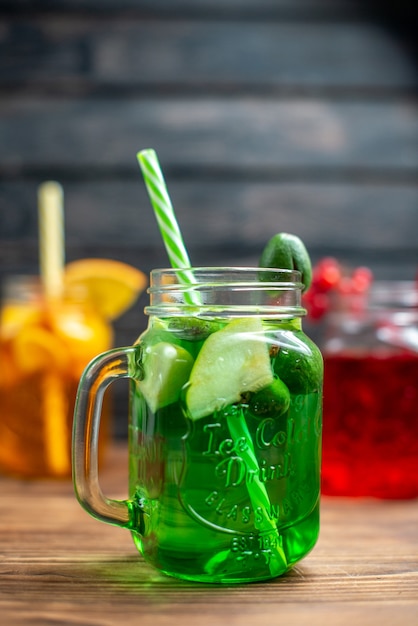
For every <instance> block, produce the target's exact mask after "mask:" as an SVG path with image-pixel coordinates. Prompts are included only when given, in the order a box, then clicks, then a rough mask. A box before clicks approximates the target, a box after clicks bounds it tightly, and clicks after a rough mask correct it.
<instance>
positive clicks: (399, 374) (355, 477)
mask: <svg viewBox="0 0 418 626" xmlns="http://www.w3.org/2000/svg"><path fill="white" fill-rule="evenodd" d="M322 351H323V355H324V363H325V375H324V406H323V410H324V422H323V451H322V493H323V494H324V495H334V496H370V497H377V498H414V497H417V496H418V291H417V288H416V285H414V283H412V282H379V281H377V282H375V283H374V284H373V286H372V288H371V289H370V290H369V291H368V292H367V293H363V294H357V295H353V294H350V295H341V294H339V296H338V301H335V302H334V303H333V306H332V310H331V312H330V313H329V314H328V318H327V331H326V337H325V341H324V344H323V345H322Z"/></svg>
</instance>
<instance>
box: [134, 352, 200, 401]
mask: <svg viewBox="0 0 418 626" xmlns="http://www.w3.org/2000/svg"><path fill="white" fill-rule="evenodd" d="M143 367H144V378H143V380H142V381H141V382H140V383H139V385H140V390H141V393H142V395H143V396H144V398H145V400H146V402H147V404H148V406H149V408H150V409H151V411H152V412H153V413H155V412H156V411H157V410H158V409H160V408H162V407H164V406H167V405H168V404H172V403H173V402H177V400H178V399H179V397H180V392H181V388H182V387H183V385H185V384H186V382H187V381H188V380H189V375H190V371H191V369H192V367H193V357H192V356H191V354H190V353H189V352H187V350H185V349H184V348H182V347H181V346H176V345H173V344H171V343H167V342H165V341H161V342H160V343H156V344H154V345H151V346H148V347H147V348H145V350H144V357H143Z"/></svg>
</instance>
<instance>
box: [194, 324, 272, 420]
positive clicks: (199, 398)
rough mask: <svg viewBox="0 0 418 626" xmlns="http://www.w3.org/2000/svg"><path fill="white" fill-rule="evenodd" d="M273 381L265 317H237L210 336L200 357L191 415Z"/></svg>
mask: <svg viewBox="0 0 418 626" xmlns="http://www.w3.org/2000/svg"><path fill="white" fill-rule="evenodd" d="M272 382H273V372H272V369H271V365H270V358H269V353H268V347H267V344H266V341H265V336H264V332H263V326H262V323H261V320H259V319H258V318H241V319H236V320H233V321H232V322H230V323H229V324H228V325H227V326H225V328H223V329H222V330H218V331H217V332H215V333H213V334H212V335H210V336H209V337H208V338H207V339H206V341H205V343H204V344H203V346H202V349H201V351H200V352H199V355H198V357H197V358H196V361H195V364H194V366H193V369H192V371H191V374H190V387H189V388H188V391H187V394H186V404H187V407H188V410H189V414H190V417H191V418H192V419H194V420H197V419H200V418H202V417H206V416H207V415H210V414H211V413H213V412H214V411H218V410H220V409H222V408H223V407H225V406H227V405H228V404H233V403H235V402H239V400H240V399H241V394H243V393H246V392H248V391H258V390H259V389H262V388H263V387H266V386H267V385H270V384H271V383H272Z"/></svg>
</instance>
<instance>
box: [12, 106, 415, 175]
mask: <svg viewBox="0 0 418 626" xmlns="http://www.w3.org/2000/svg"><path fill="white" fill-rule="evenodd" d="M148 146H153V147H155V149H156V150H157V151H158V152H159V154H160V159H161V161H162V164H163V167H170V166H173V165H181V167H182V168H184V169H185V170H186V171H187V169H188V168H191V171H196V168H202V169H203V170H205V171H208V170H210V168H215V170H217V171H218V172H219V171H222V172H227V171H228V170H230V169H231V168H232V169H234V168H235V169H236V168H239V169H240V170H241V169H242V168H244V169H246V168H249V169H251V170H253V171H255V172H259V173H260V174H262V173H265V171H266V170H267V171H268V170H269V169H270V170H271V169H272V170H273V172H274V171H275V170H277V169H279V170H280V168H287V169H292V168H306V167H308V168H309V167H313V169H314V170H315V169H321V168H322V169H324V168H325V169H328V170H330V171H335V170H338V168H347V167H348V168H350V167H352V168H356V169H360V170H361V169H362V168H401V169H402V168H405V169H408V168H412V170H415V169H416V167H417V164H418V109H417V107H415V106H414V105H413V104H412V103H409V102H402V101H400V102H397V101H395V102H379V101H378V102H362V101H355V102H333V101H324V100H321V99H307V100H303V101H301V100H297V99H286V100H282V99H279V98H276V99H275V98H257V97H243V98H236V97H231V98H226V99H220V98H205V99H194V98H189V99H188V98H183V97H181V96H180V97H178V98H174V97H167V98H165V99H164V100H160V99H156V98H149V99H143V100H137V99H134V100H124V99H115V100H111V99H100V100H98V101H96V100H94V99H91V100H78V99H74V100H71V99H68V100H67V99H63V100H61V99H59V98H45V99H42V98H24V99H19V98H16V97H11V98H9V99H8V100H3V101H2V102H0V161H1V164H2V169H3V171H7V175H10V174H11V173H13V172H15V173H16V172H19V171H20V170H21V168H22V166H25V167H30V168H35V170H36V168H39V167H42V168H46V169H47V168H53V167H62V168H66V169H70V170H71V168H74V167H76V168H79V170H83V171H85V173H86V174H87V173H88V168H89V167H95V166H112V167H118V168H120V169H122V170H125V171H126V170H127V169H130V170H131V171H136V168H137V165H136V159H135V154H136V152H137V150H138V149H141V148H144V147H148ZM86 168H87V169H86ZM125 168H126V169H125ZM244 175H245V174H244Z"/></svg>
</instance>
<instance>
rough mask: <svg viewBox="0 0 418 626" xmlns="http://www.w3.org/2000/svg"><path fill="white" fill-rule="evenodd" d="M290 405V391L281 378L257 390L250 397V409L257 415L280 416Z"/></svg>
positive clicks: (262, 416)
mask: <svg viewBox="0 0 418 626" xmlns="http://www.w3.org/2000/svg"><path fill="white" fill-rule="evenodd" d="M289 406H290V392H289V389H288V387H287V386H286V385H285V384H284V382H283V381H282V380H280V378H276V379H275V380H274V381H273V382H272V384H271V385H269V386H268V387H266V388H265V389H261V390H260V391H257V392H256V393H255V394H254V395H253V396H252V397H251V399H250V402H249V409H250V411H251V413H252V414H253V415H256V416H257V417H261V418H264V417H279V416H280V415H283V413H286V411H287V410H288V408H289Z"/></svg>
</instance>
